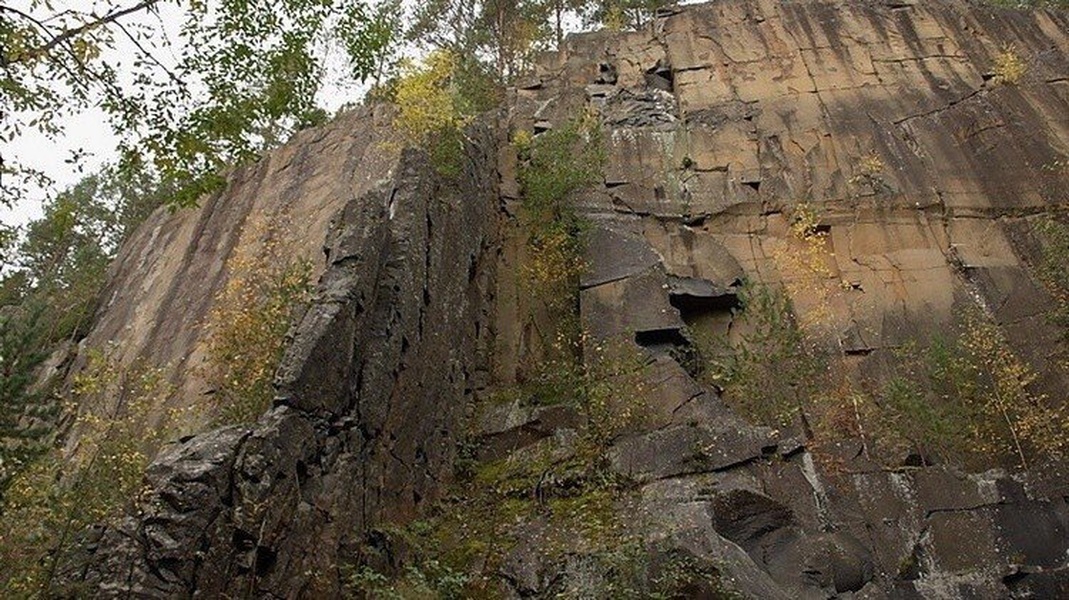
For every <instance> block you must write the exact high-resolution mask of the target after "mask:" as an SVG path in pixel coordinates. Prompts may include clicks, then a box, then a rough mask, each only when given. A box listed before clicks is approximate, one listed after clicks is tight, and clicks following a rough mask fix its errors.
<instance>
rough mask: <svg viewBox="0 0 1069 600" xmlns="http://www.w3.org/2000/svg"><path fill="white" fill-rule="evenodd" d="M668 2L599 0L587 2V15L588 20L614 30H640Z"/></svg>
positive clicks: (662, 0) (658, 0)
mask: <svg viewBox="0 0 1069 600" xmlns="http://www.w3.org/2000/svg"><path fill="white" fill-rule="evenodd" d="M666 4H668V3H667V2H665V1H664V0H597V1H595V2H588V3H586V15H585V16H586V21H587V22H589V23H601V24H602V25H604V26H605V27H606V28H607V29H611V30H614V31H620V30H623V29H634V30H638V29H640V28H641V27H642V26H643V25H644V24H645V23H646V22H647V21H650V20H652V19H653V16H654V14H655V13H656V10H657V9H658V8H660V7H661V6H665V5H666Z"/></svg>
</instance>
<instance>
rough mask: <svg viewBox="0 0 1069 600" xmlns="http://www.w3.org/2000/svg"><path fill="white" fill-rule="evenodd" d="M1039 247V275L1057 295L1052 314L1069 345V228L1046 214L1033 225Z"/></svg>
mask: <svg viewBox="0 0 1069 600" xmlns="http://www.w3.org/2000/svg"><path fill="white" fill-rule="evenodd" d="M1032 231H1033V234H1034V235H1035V237H1036V239H1037V241H1038V242H1039V246H1040V255H1039V261H1038V264H1037V265H1036V267H1037V269H1036V270H1037V274H1038V275H1039V279H1040V281H1042V282H1043V284H1044V286H1045V287H1046V288H1047V291H1049V292H1050V294H1051V296H1053V297H1054V302H1055V307H1054V310H1053V311H1051V313H1050V315H1049V317H1050V319H1051V321H1052V322H1053V323H1054V324H1055V325H1057V326H1058V327H1060V328H1061V329H1062V332H1063V333H1062V336H1063V337H1062V342H1063V346H1066V347H1069V227H1067V226H1066V225H1065V224H1063V223H1061V222H1059V221H1056V220H1054V219H1053V218H1050V217H1047V218H1043V219H1041V220H1038V221H1036V223H1035V225H1034V226H1033V229H1032Z"/></svg>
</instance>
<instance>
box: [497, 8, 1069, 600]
mask: <svg viewBox="0 0 1069 600" xmlns="http://www.w3.org/2000/svg"><path fill="white" fill-rule="evenodd" d="M1007 52H1010V53H1013V54H1014V55H1015V56H1017V57H1018V58H1020V59H1021V60H1022V61H1023V62H1024V63H1025V64H1026V65H1027V67H1026V71H1025V75H1024V76H1023V77H1022V79H1021V80H1020V81H1018V82H1016V83H1015V84H1013V85H1005V84H1003V85H1000V84H999V83H998V80H997V79H996V77H995V72H996V61H997V60H998V59H999V58H998V57H999V56H1000V55H1004V54H1005V53H1007ZM605 73H611V74H613V77H612V78H611V81H608V80H606V78H605V75H604V74H605ZM1067 77H1069V14H1066V13H1065V12H1053V11H1030V12H1019V11H1007V10H996V9H991V8H985V7H980V6H976V5H972V4H966V3H959V2H930V3H918V2H895V3H889V2H866V3H855V2H772V1H761V0H754V1H741V0H733V1H725V2H714V3H709V4H704V5H695V6H688V7H682V8H678V9H666V10H664V11H662V16H661V17H660V18H658V19H657V20H656V21H655V22H654V23H653V24H652V25H651V26H650V28H649V29H648V30H644V31H639V32H631V33H623V34H610V33H595V34H587V35H581V36H575V37H572V38H570V39H569V41H568V42H567V44H566V48H565V49H563V50H562V51H560V52H558V53H556V54H554V55H552V56H551V57H549V58H548V59H547V60H545V61H543V63H542V64H541V66H540V68H539V70H538V73H537V76H535V77H534V78H532V79H531V80H530V81H527V82H525V84H524V85H523V86H521V88H520V89H518V90H517V92H516V96H515V100H514V104H513V126H514V127H515V128H518V129H524V128H529V129H532V130H533V131H535V132H538V131H542V130H550V129H552V128H554V127H560V126H562V125H564V124H565V123H567V122H568V121H569V120H571V119H574V118H576V115H579V114H583V113H584V112H591V111H592V112H594V113H596V114H598V115H599V116H600V118H601V120H602V123H603V127H604V129H605V133H606V136H605V137H606V138H607V149H608V160H607V164H606V169H605V178H604V182H603V184H602V185H601V186H597V187H596V189H592V190H589V191H588V192H585V193H581V194H578V195H577V197H576V198H575V201H576V205H577V207H578V208H579V210H580V212H581V213H582V214H583V215H584V216H585V217H586V218H587V219H588V220H589V222H590V223H591V231H590V233H589V235H588V246H587V255H586V262H587V265H588V269H587V272H586V273H585V274H584V276H583V278H582V282H581V302H580V304H581V314H582V321H583V327H584V331H586V332H587V333H588V334H589V335H590V336H591V338H592V339H591V342H592V343H594V344H604V343H610V342H612V341H614V340H616V341H619V340H624V341H625V342H628V343H630V342H634V343H635V344H636V345H637V346H638V347H640V348H641V349H642V351H643V352H645V353H647V355H648V356H649V359H648V360H649V361H650V363H649V364H650V366H649V367H648V368H647V370H648V372H649V373H650V375H649V379H650V384H651V386H650V387H651V390H652V391H651V392H647V393H646V395H643V397H642V399H641V400H642V402H641V404H642V405H643V406H645V407H647V408H648V409H650V411H651V412H652V413H653V414H652V417H651V418H648V419H647V430H646V431H631V432H627V433H625V434H624V435H622V436H621V437H619V438H618V439H616V440H615V441H614V442H613V443H612V447H611V448H610V449H609V451H608V459H609V462H610V465H611V469H612V470H613V471H614V472H616V473H617V474H619V476H622V477H626V478H628V479H629V480H631V481H635V482H638V485H639V488H640V490H641V491H640V497H641V499H640V501H639V502H638V503H637V504H635V503H625V502H621V503H620V505H619V506H618V507H617V510H618V511H620V513H621V514H622V517H621V519H622V520H623V521H624V522H628V523H641V525H638V526H636V527H637V531H638V532H639V533H638V535H640V536H642V537H643V538H644V539H646V540H647V541H650V542H653V541H656V543H657V544H660V545H661V547H662V548H664V547H667V548H672V549H674V550H673V551H677V552H685V553H687V554H688V555H689V556H691V557H692V558H693V559H695V560H699V561H707V562H708V564H716V565H720V566H721V568H722V572H723V573H726V574H728V575H729V577H728V582H727V583H728V587H729V588H732V589H734V590H735V591H737V592H740V593H742V594H743V595H745V596H747V597H754V598H774V597H784V598H830V597H843V598H846V597H859V598H910V597H918V598H921V597H923V598H992V599H994V598H1006V597H1035V598H1043V597H1048V596H1049V597H1058V596H1061V595H1065V594H1066V593H1067V591H1069V571H1067V570H1066V569H1067V564H1069V563H1067V558H1066V556H1067V555H1066V551H1067V550H1069V543H1067V542H1066V540H1065V539H1064V538H1061V537H1060V536H1061V532H1062V531H1064V530H1065V522H1066V519H1067V518H1069V505H1067V504H1066V501H1065V496H1064V490H1065V489H1066V487H1065V485H1064V483H1057V482H1058V479H1059V476H1058V475H1057V473H1062V472H1064V466H1054V465H1052V466H1051V467H1049V468H1050V472H1049V473H1045V472H1042V471H1043V470H1044V469H1037V472H1034V473H1016V474H1009V473H1005V472H1001V471H991V472H987V473H984V474H979V475H977V474H974V475H966V474H963V473H960V472H958V471H956V470H955V469H952V468H949V467H925V468H913V467H910V466H908V465H906V464H904V463H899V464H902V467H901V468H894V467H893V468H887V467H886V465H887V464H888V463H892V464H894V460H893V459H891V457H878V460H876V461H870V460H869V459H868V458H866V457H865V455H864V453H863V451H862V450H863V448H862V446H861V445H860V442H859V443H857V444H853V445H846V446H843V447H840V448H838V449H837V450H835V451H834V452H833V453H834V454H835V455H836V456H838V457H839V458H838V459H836V460H837V461H838V462H839V466H838V467H837V468H832V469H829V468H828V467H827V465H825V466H820V465H818V464H817V462H816V461H815V460H814V458H813V455H812V454H811V452H810V449H808V448H807V447H806V442H805V441H804V437H805V436H802V435H800V432H798V431H782V432H781V431H774V430H770V429H767V428H759V427H753V426H751V425H749V424H747V423H746V422H745V421H743V420H742V419H740V418H739V417H737V416H736V415H734V414H733V413H732V411H731V410H730V409H729V408H728V407H726V406H725V405H724V403H723V402H722V401H721V400H720V398H719V397H718V393H717V390H715V389H710V388H703V386H702V385H700V384H699V383H698V382H697V381H696V380H695V379H694V378H693V377H692V375H693V373H691V372H688V367H689V366H690V365H688V362H687V359H686V355H685V350H686V349H687V347H688V340H687V335H688V327H689V328H691V329H694V328H699V327H704V328H708V327H716V328H719V329H722V330H723V331H731V330H732V329H733V328H737V327H740V326H744V324H741V323H734V322H733V314H734V313H733V309H736V308H737V307H738V302H739V299H738V291H739V285H740V284H741V282H742V281H744V280H748V281H751V282H760V283H764V284H771V285H778V284H781V283H785V284H786V285H785V286H784V289H785V290H787V292H788V293H789V294H790V295H791V297H790V299H791V301H792V304H793V306H794V308H795V310H796V312H797V314H798V318H799V321H800V322H803V323H804V322H807V321H811V322H819V326H814V327H812V328H810V330H809V331H807V333H808V334H809V335H811V336H812V337H813V338H814V339H815V340H817V343H818V344H819V345H822V346H823V347H824V348H827V349H829V350H831V351H834V352H835V353H836V354H839V355H841V356H842V363H843V364H842V368H843V369H845V370H846V371H847V372H849V373H851V374H852V376H863V375H864V376H874V374H878V373H880V372H881V369H883V368H885V365H887V364H888V362H893V360H894V358H893V354H892V352H893V349H894V348H897V347H899V346H901V345H903V344H905V343H908V342H910V341H915V340H918V339H923V338H924V336H926V335H932V334H933V332H940V331H943V332H947V334H949V333H950V331H951V326H952V323H953V321H954V319H955V317H956V316H957V315H959V314H960V313H962V312H963V311H965V310H967V309H974V310H979V311H981V312H983V313H984V314H987V315H988V316H990V317H991V318H992V319H993V320H994V321H995V322H996V323H998V325H999V327H1000V328H1001V329H1002V331H1003V333H1004V334H1005V336H1006V338H1007V339H1008V340H1009V342H1010V344H1011V346H1012V347H1013V349H1014V351H1015V352H1016V353H1017V354H1018V355H1019V356H1022V357H1024V358H1025V360H1027V361H1028V362H1029V364H1030V366H1031V367H1032V368H1033V369H1035V371H1036V372H1037V373H1039V374H1040V377H1039V381H1038V382H1037V384H1036V386H1037V389H1041V390H1045V391H1047V392H1048V393H1049V394H1050V395H1051V396H1052V397H1054V398H1060V397H1064V390H1065V385H1066V380H1065V375H1064V372H1063V371H1062V370H1061V369H1060V368H1059V366H1058V365H1057V364H1056V363H1057V360H1058V359H1057V357H1056V356H1055V355H1056V352H1052V351H1051V349H1052V348H1055V347H1056V342H1055V341H1054V340H1055V339H1056V337H1057V336H1058V333H1057V330H1056V328H1054V327H1053V326H1052V324H1051V323H1050V322H1049V320H1048V318H1047V315H1048V314H1049V311H1050V309H1051V307H1052V306H1053V305H1052V302H1053V299H1052V298H1051V297H1050V296H1049V294H1048V293H1047V291H1045V288H1044V287H1043V285H1042V284H1041V283H1040V282H1039V279H1038V277H1037V274H1036V269H1035V262H1036V259H1037V255H1036V240H1035V237H1034V232H1033V230H1034V224H1035V223H1036V222H1037V221H1038V220H1040V219H1043V218H1046V217H1047V216H1049V215H1056V214H1058V213H1060V212H1061V211H1063V210H1064V208H1065V202H1066V198H1067V196H1066V192H1065V190H1066V189H1069V170H1066V169H1064V168H1058V167H1056V166H1055V165H1060V164H1062V162H1061V161H1064V157H1065V155H1066V152H1067V150H1069V79H1067ZM1023 140H1027V142H1024V141H1023ZM1022 179H1023V180H1024V181H1022ZM800 206H802V207H806V209H807V210H810V211H812V212H813V213H815V214H817V215H819V217H818V218H819V223H818V226H819V227H820V230H821V231H822V232H823V233H824V234H825V235H826V236H827V237H826V239H827V240H828V242H827V244H826V246H825V248H824V249H823V252H822V255H821V256H820V257H818V258H819V260H820V267H821V268H820V269H819V271H817V270H814V271H816V272H819V273H820V279H819V280H818V281H816V282H808V283H807V285H805V286H792V285H790V283H791V282H792V280H796V279H798V278H800V277H801V276H802V275H800V274H799V273H798V272H797V268H798V266H799V265H798V261H797V260H792V259H791V256H790V255H791V254H800V253H803V252H805V248H803V247H802V246H801V245H800V244H799V242H798V240H797V239H795V238H794V237H793V236H792V235H791V231H790V218H791V215H792V213H794V212H795V211H797V210H798V208H799V207H800ZM803 266H804V265H803ZM505 295H506V294H504V293H501V294H499V296H505ZM498 318H499V319H507V318H508V315H500V314H499V316H498ZM499 354H500V352H499ZM877 376H878V375H877ZM824 450H825V451H827V449H824ZM888 459H891V460H888ZM1052 482H1055V483H1053V488H1052V487H1051V484H1052ZM1009 515H1014V516H1009ZM1025 515H1027V516H1025ZM1026 540H1034V543H1033V541H1026ZM1039 540H1043V541H1039ZM520 545H521V546H523V545H524V544H523V543H522V542H521V544H520ZM526 547H528V548H530V547H531V546H530V545H529V544H528V545H527V546H526ZM1041 548H1043V549H1042V550H1041ZM529 553H531V554H538V553H539V550H537V549H534V550H530V551H529ZM532 560H534V558H533V557H532V558H529V559H528V560H526V561H519V562H520V563H523V564H527V563H529V562H531V561H532ZM541 569H542V571H543V572H545V571H550V572H553V569H552V567H548V566H545V565H543V566H542V568H541ZM557 569H558V571H556V573H557V574H558V577H563V578H564V579H568V577H574V576H577V575H576V573H574V571H575V567H574V565H570V564H567V563H561V564H558V565H557ZM542 581H543V582H552V581H554V576H551V575H546V576H543V578H542ZM528 587H529V584H528ZM524 589H527V588H524ZM528 591H530V590H528ZM531 593H533V594H534V595H536V596H537V595H539V594H541V595H545V596H546V597H549V596H552V595H553V593H555V592H554V589H553V588H552V586H551V585H549V584H548V583H546V584H544V585H543V586H542V587H541V588H539V589H538V590H537V592H531Z"/></svg>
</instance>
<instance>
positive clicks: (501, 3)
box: [407, 0, 549, 85]
mask: <svg viewBox="0 0 1069 600" xmlns="http://www.w3.org/2000/svg"><path fill="white" fill-rule="evenodd" d="M547 16H548V15H547V14H546V5H545V3H544V2H542V1H540V0H518V1H507V0H481V1H478V2H465V1H462V0H429V1H427V2H423V3H420V4H419V5H418V6H417V7H416V10H415V13H414V14H413V21H412V26H411V27H410V28H409V30H408V32H407V36H408V38H409V39H410V40H412V41H416V42H419V43H422V44H424V45H426V46H429V47H431V48H438V49H441V50H446V51H448V52H450V53H452V54H454V55H456V56H464V57H471V59H473V60H476V61H479V62H481V63H483V64H484V65H486V66H487V69H488V71H489V72H490V73H492V78H493V80H494V82H495V83H497V84H498V85H503V84H506V83H508V82H509V81H511V80H512V79H513V78H514V77H515V76H516V75H518V74H520V73H522V72H523V71H524V70H525V69H526V68H527V67H528V66H529V65H530V62H531V58H532V57H533V55H534V53H535V52H536V51H537V50H539V49H542V48H543V43H544V42H545V40H546V39H547V37H548V33H549V31H548V29H547V26H548V24H547V22H546V18H547Z"/></svg>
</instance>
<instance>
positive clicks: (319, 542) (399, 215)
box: [61, 128, 498, 598]
mask: <svg viewBox="0 0 1069 600" xmlns="http://www.w3.org/2000/svg"><path fill="white" fill-rule="evenodd" d="M494 144H495V138H494V137H493V135H492V134H491V132H489V131H488V130H487V129H485V128H482V129H476V130H473V132H472V141H471V142H470V143H469V145H468V149H467V150H468V158H469V159H470V164H471V165H473V166H474V168H472V169H471V170H470V171H469V172H468V173H466V174H465V175H464V176H463V177H461V178H460V180H459V181H458V182H454V183H450V184H446V183H443V182H442V181H440V180H439V178H438V177H437V176H436V175H435V174H434V170H433V169H432V168H431V167H430V165H429V164H428V163H427V162H426V159H425V158H424V157H422V156H421V155H420V154H418V153H415V152H410V151H406V152H405V153H403V154H402V155H401V156H400V158H399V159H398V162H397V163H396V165H395V168H394V170H393V175H392V178H391V179H389V180H386V181H385V182H382V183H381V184H380V185H379V186H377V187H375V188H372V189H371V190H369V191H368V192H366V193H364V194H362V195H360V196H358V197H356V198H354V199H352V200H350V201H349V202H347V203H346V204H345V205H344V206H343V207H342V208H341V210H340V211H339V212H338V213H337V216H336V218H335V219H334V220H333V223H332V225H331V227H330V228H329V234H328V236H327V242H326V246H325V251H326V256H327V264H326V267H325V269H324V270H323V275H322V278H321V280H320V284H319V290H318V293H317V295H316V298H315V300H314V301H313V303H312V305H311V307H310V308H309V309H308V311H307V313H306V314H305V315H304V317H303V318H302V319H301V320H300V322H299V323H298V324H297V325H296V326H295V328H294V330H293V331H292V332H291V337H292V339H291V340H290V343H289V346H288V350H287V352H286V355H285V356H284V358H283V360H282V364H281V365H280V367H279V371H278V376H277V386H278V390H279V394H278V398H277V399H276V401H275V407H274V408H273V409H272V410H271V411H270V412H268V413H267V414H266V415H264V416H263V417H262V418H261V419H260V420H259V421H258V422H257V423H256V424H254V425H251V426H249V427H247V428H240V427H239V428H228V429H223V430H219V431H215V432H211V433H208V434H203V435H198V436H194V437H191V438H187V439H184V440H181V441H179V442H176V443H175V444H173V445H171V446H168V447H167V448H165V450H164V451H163V452H162V453H161V454H160V455H159V456H158V457H157V459H156V461H155V462H154V463H153V465H152V466H151V467H150V469H149V471H148V472H147V473H146V482H147V484H148V487H147V489H146V492H145V494H144V495H143V497H142V499H141V501H140V502H139V503H138V507H137V509H138V510H137V513H136V516H128V517H127V518H125V519H124V520H122V521H121V522H120V523H119V524H118V525H116V526H114V527H110V528H106V529H104V530H103V531H97V532H94V533H93V538H94V541H92V542H89V541H88V540H87V542H86V544H84V545H83V550H82V551H79V552H78V553H75V554H74V555H73V556H71V557H70V559H69V560H66V561H64V563H63V564H64V566H63V569H64V572H62V573H61V578H62V579H64V580H66V581H68V582H80V583H81V584H89V585H91V586H95V587H97V588H98V589H99V591H100V592H101V593H102V594H104V595H106V596H115V597H144V598H174V597H188V596H193V595H196V596H199V597H298V596H302V597H317V598H323V597H332V596H336V595H338V594H339V593H340V592H339V588H338V586H339V579H338V568H339V565H342V564H354V563H358V562H359V561H360V553H361V548H362V547H363V544H365V543H366V542H367V537H368V534H369V531H370V529H371V527H372V526H373V525H374V524H377V523H381V522H387V521H404V520H406V519H410V518H412V517H413V516H414V515H415V514H416V513H417V511H419V510H420V509H421V508H422V507H423V506H424V505H427V504H429V503H432V502H433V501H434V500H435V499H436V497H437V496H438V494H439V493H440V491H441V490H442V488H443V484H444V481H445V479H446V478H447V477H448V476H449V475H450V474H451V472H452V464H453V459H454V456H455V451H456V439H455V438H456V432H458V431H459V430H460V425H459V423H460V421H461V420H462V419H463V417H464V414H465V408H466V406H468V404H469V403H470V402H471V396H472V394H473V393H474V390H475V387H476V385H477V384H478V382H479V381H480V380H481V379H485V377H483V376H481V375H480V373H485V372H486V370H487V366H486V362H485V361H486V360H487V354H486V352H485V345H486V340H485V337H486V332H487V331H488V328H487V327H486V324H487V314H488V312H487V311H488V307H489V304H488V302H487V298H488V293H487V289H488V284H489V282H490V281H492V279H493V274H494V268H495V263H494V261H493V260H492V256H493V251H494V248H495V245H496V243H497V225H496V223H497V218H498V217H497V196H496V193H495V189H496V182H495V181H494V179H493V176H494V173H495V171H494V167H493V164H492V163H491V162H490V157H493V156H495V155H496V152H495V151H494Z"/></svg>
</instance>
